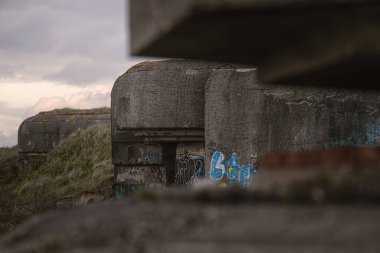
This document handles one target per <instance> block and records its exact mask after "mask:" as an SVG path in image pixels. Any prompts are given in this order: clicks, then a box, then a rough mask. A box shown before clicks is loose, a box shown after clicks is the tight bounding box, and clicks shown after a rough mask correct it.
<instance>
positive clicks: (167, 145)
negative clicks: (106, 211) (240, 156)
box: [111, 60, 223, 187]
mask: <svg viewBox="0 0 380 253" xmlns="http://www.w3.org/2000/svg"><path fill="white" fill-rule="evenodd" d="M222 66H223V65H222V64H214V63H205V62H199V61H185V60H170V61H161V62H143V63H140V64H137V65H136V66H134V67H132V68H131V69H129V70H128V71H127V72H126V73H125V74H124V75H122V76H121V77H119V78H118V79H117V80H116V82H115V85H114V87H113V89H112V95H111V96H112V99H111V108H112V158H113V163H114V164H115V173H116V181H117V183H126V182H131V184H132V183H136V182H137V183H138V184H143V185H144V186H147V187H149V185H157V184H160V185H165V184H166V185H171V184H173V183H174V182H175V176H176V174H177V171H176V170H177V169H176V168H177V167H178V166H177V165H176V164H177V162H178V161H180V160H181V157H182V156H184V155H185V156H187V155H192V156H200V157H202V159H203V157H204V101H205V99H204V92H205V86H206V83H207V80H208V78H209V76H210V74H211V73H212V71H213V70H214V69H217V68H219V67H222ZM182 158H184V157H182ZM198 160H199V159H197V161H198ZM181 165H182V163H181ZM128 168H129V169H128ZM149 168H151V171H152V173H153V172H154V171H156V169H154V168H159V172H160V173H162V174H163V176H159V177H157V176H156V174H157V173H153V174H152V175H151V178H155V179H157V181H156V182H153V181H151V180H147V184H148V185H147V184H145V183H144V182H145V181H144V180H142V178H145V179H147V178H149V170H150V169H149ZM129 170H130V171H132V172H133V171H138V170H140V171H139V172H136V173H137V175H138V176H137V178H136V176H135V175H133V173H132V172H130V171H129ZM136 173H135V174H136ZM181 182H182V180H181Z"/></svg>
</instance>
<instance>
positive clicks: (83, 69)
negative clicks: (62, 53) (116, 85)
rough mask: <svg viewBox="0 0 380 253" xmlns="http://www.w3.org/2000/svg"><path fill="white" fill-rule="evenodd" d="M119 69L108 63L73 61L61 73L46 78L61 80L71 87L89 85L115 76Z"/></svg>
mask: <svg viewBox="0 0 380 253" xmlns="http://www.w3.org/2000/svg"><path fill="white" fill-rule="evenodd" d="M119 68H120V66H115V65H113V64H111V63H106V62H81V61H73V62H70V63H68V64H67V65H66V66H64V67H63V68H62V69H61V70H60V71H58V72H56V73H53V74H50V75H47V76H46V77H45V78H46V79H50V80H59V81H61V82H65V83H66V84H69V85H70V84H72V85H87V84H91V83H93V82H95V81H97V80H101V79H102V78H105V77H109V76H110V75H113V74H115V72H116V73H117V72H118V69H119ZM116 77H117V76H116ZM116 77H115V79H116Z"/></svg>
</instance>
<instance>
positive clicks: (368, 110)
mask: <svg viewBox="0 0 380 253" xmlns="http://www.w3.org/2000/svg"><path fill="white" fill-rule="evenodd" d="M379 97H380V96H379V93H378V92H374V91H358V90H339V89H328V88H310V87H309V88H306V87H304V88H302V87H290V86H287V87H283V86H274V85H266V84H260V83H258V81H257V78H256V69H254V68H246V67H241V66H234V65H223V64H216V63H204V62H196V61H185V60H170V61H161V62H144V63H140V64H138V65H136V66H134V67H132V68H131V69H130V70H128V71H127V72H126V73H125V74H124V75H122V76H121V77H119V78H118V79H117V80H116V82H115V85H114V87H113V90H112V100H111V110H112V156H113V157H112V158H113V163H114V165H115V181H116V183H117V184H118V185H122V186H126V188H125V187H124V188H123V189H124V191H128V192H133V191H134V189H136V188H138V187H140V186H142V187H155V186H165V185H166V186H187V185H189V184H191V183H192V182H194V181H196V180H198V179H199V177H201V176H203V175H206V177H207V176H208V171H209V169H210V168H209V164H210V160H211V155H212V153H213V152H214V151H216V150H219V151H223V152H225V154H226V157H227V158H229V157H230V156H231V153H232V152H233V151H236V152H237V153H238V155H239V160H240V162H241V164H244V163H250V162H251V160H252V158H253V157H254V156H255V155H257V156H258V158H259V160H260V158H262V157H264V156H265V155H268V154H271V153H282V152H287V151H302V150H310V149H330V148H334V147H336V146H367V145H378V144H379V143H380V131H379V129H380V110H379V109H380V99H379Z"/></svg>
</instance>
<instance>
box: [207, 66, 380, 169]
mask: <svg viewBox="0 0 380 253" xmlns="http://www.w3.org/2000/svg"><path fill="white" fill-rule="evenodd" d="M205 94H206V96H205V98H206V101H205V142H206V144H205V145H206V165H208V164H209V163H210V161H211V155H212V153H213V152H214V151H215V150H219V151H223V152H224V153H225V155H226V157H230V156H231V153H232V152H233V151H236V152H237V153H238V155H239V161H240V163H241V164H245V163H250V162H251V159H252V157H254V156H255V155H257V156H258V158H259V160H260V158H262V157H264V156H265V155H268V154H271V153H283V152H294V151H302V150H310V149H331V148H334V147H337V146H368V145H379V144H380V110H379V109H380V93H379V92H378V91H359V90H348V89H331V88H312V87H289V86H275V85H267V84H261V83H259V82H258V80H257V71H256V69H254V68H252V69H219V70H215V71H214V72H213V73H212V75H211V76H210V78H209V80H208V83H207V86H206V91H205Z"/></svg>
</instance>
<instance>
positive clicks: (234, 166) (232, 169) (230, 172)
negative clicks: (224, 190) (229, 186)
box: [226, 152, 240, 180]
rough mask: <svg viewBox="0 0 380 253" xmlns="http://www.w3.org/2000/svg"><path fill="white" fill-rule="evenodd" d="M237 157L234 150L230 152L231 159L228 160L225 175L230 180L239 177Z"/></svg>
mask: <svg viewBox="0 0 380 253" xmlns="http://www.w3.org/2000/svg"><path fill="white" fill-rule="evenodd" d="M239 170H240V165H239V158H238V156H237V154H236V153H235V152H233V153H232V155H231V159H230V160H229V161H228V165H227V171H226V176H227V178H228V179H230V180H237V179H238V178H239Z"/></svg>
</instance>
